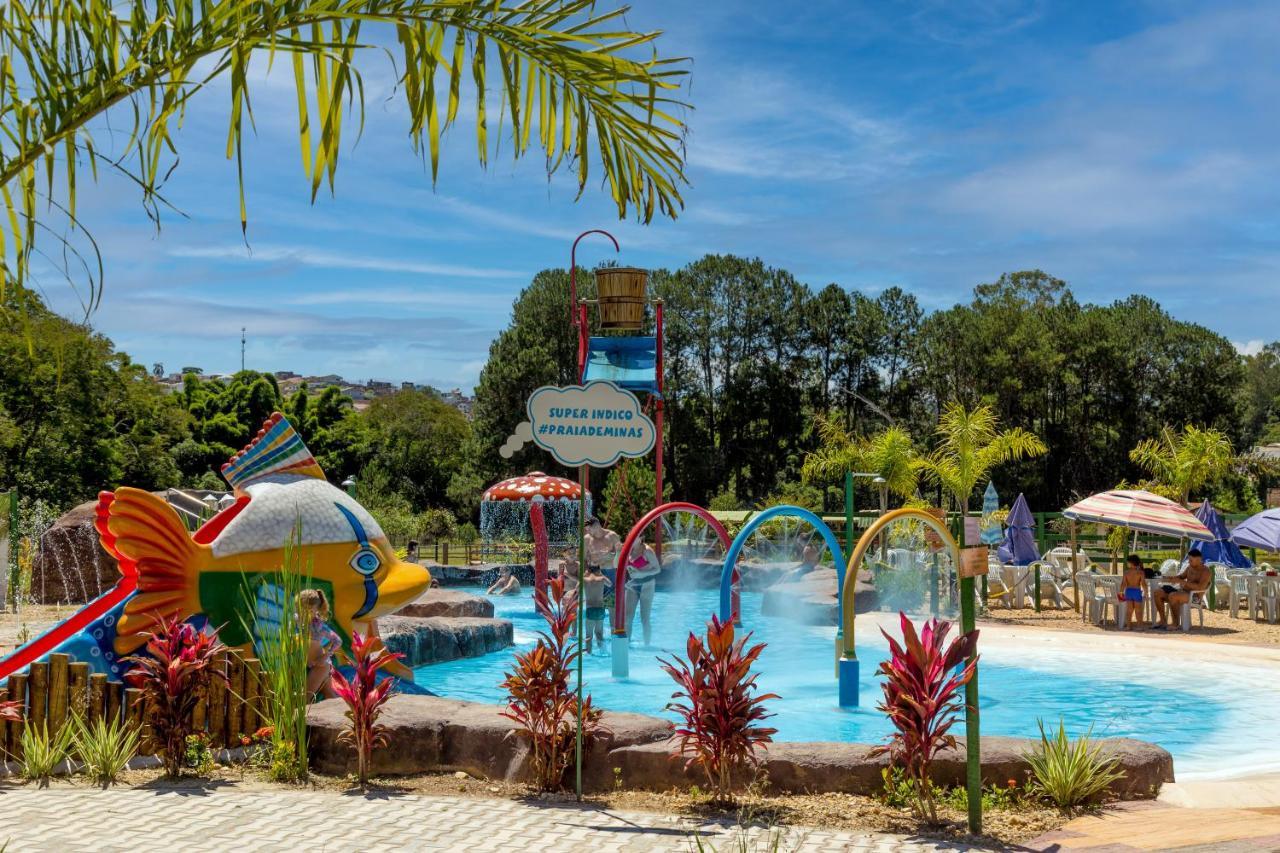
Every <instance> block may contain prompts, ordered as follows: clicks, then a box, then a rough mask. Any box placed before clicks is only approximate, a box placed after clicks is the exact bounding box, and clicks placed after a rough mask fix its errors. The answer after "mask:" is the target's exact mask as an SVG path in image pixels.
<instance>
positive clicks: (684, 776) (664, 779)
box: [307, 695, 1173, 799]
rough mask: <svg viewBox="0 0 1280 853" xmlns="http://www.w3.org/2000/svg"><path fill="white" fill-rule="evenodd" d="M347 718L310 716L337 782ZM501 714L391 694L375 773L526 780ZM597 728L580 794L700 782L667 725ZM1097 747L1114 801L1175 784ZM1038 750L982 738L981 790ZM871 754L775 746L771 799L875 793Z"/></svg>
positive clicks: (1023, 769) (1156, 758) (1167, 774)
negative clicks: (1116, 771)
mask: <svg viewBox="0 0 1280 853" xmlns="http://www.w3.org/2000/svg"><path fill="white" fill-rule="evenodd" d="M344 711H345V706H344V705H343V703H342V702H341V701H340V700H337V699H330V700H328V701H326V702H320V703H319V704H316V705H312V706H311V708H310V710H309V711H308V713H307V724H308V727H309V735H308V743H309V745H310V750H311V765H312V767H314V768H315V769H316V770H318V771H320V772H321V773H330V774H334V775H343V774H346V773H349V772H352V771H353V770H354V767H355V759H354V757H353V756H352V753H351V749H350V747H349V746H348V745H347V744H345V743H340V742H339V741H338V735H339V733H340V732H341V731H342V730H343V729H344V728H345V727H346V725H347V721H346V718H345V717H344V716H343V713H344ZM500 711H501V708H500V707H499V706H497V705H485V704H482V703H478V702H463V701H459V700H456V699H445V698H442V697H437V696H406V695H400V696H394V697H392V698H391V700H390V701H389V702H388V703H387V706H386V714H385V715H384V717H383V722H385V723H386V725H387V726H388V728H389V729H390V731H389V736H390V740H391V746H390V748H388V749H380V750H377V751H376V752H374V754H373V772H374V773H375V774H383V775H411V774H414V773H425V772H428V771H440V770H464V771H466V772H467V773H470V774H472V775H474V776H479V777H482V778H488V779H502V780H506V781H515V782H519V781H526V780H527V779H528V758H529V756H528V749H527V747H526V744H525V743H524V741H523V740H521V739H520V738H518V737H517V736H515V734H514V733H513V731H512V723H511V721H510V720H508V719H506V718H505V717H502V716H500V713H499V712H500ZM603 723H604V726H605V728H606V729H607V732H605V733H604V734H602V735H601V736H600V738H599V739H598V740H597V741H596V742H595V743H593V744H592V745H591V746H590V748H589V749H588V750H587V752H586V755H585V757H584V761H583V774H582V779H583V787H584V789H586V790H595V791H600V790H607V789H610V788H612V787H613V784H614V778H615V776H614V768H618V770H619V772H620V778H621V779H622V781H623V784H624V785H625V786H626V787H628V788H638V789H649V790H657V791H665V790H668V789H670V788H672V787H677V788H688V787H689V786H690V785H694V784H699V783H702V781H703V780H702V779H701V777H700V775H699V774H698V773H697V772H696V771H693V772H686V771H685V770H684V762H683V761H680V760H673V759H672V758H671V749H672V747H671V743H670V742H669V741H668V737H669V735H670V724H669V723H668V722H667V721H666V720H660V719H657V718H656V717H647V716H644V715H642V714H621V713H614V712H611V711H606V712H605V714H604V719H603ZM1097 743H1098V744H1099V745H1100V746H1101V748H1102V751H1103V754H1105V755H1109V756H1114V757H1116V758H1118V759H1119V760H1120V769H1121V770H1122V771H1123V772H1124V777H1123V778H1122V779H1120V780H1118V781H1117V782H1115V783H1113V784H1112V786H1111V789H1112V791H1113V792H1114V793H1115V794H1116V795H1117V796H1118V797H1120V798H1122V799H1143V798H1147V797H1151V796H1154V794H1155V793H1156V792H1157V791H1158V790H1159V788H1160V785H1161V784H1162V783H1164V782H1172V781H1173V757H1172V756H1171V755H1170V754H1169V753H1168V752H1167V751H1166V750H1164V749H1162V748H1160V747H1158V746H1156V745H1154V744H1150V743H1145V742H1143V741H1138V740H1130V739H1128V738H1104V739H1100V740H1098V741H1097ZM1037 744H1038V741H1036V740H1030V739H1023V738H1007V737H984V738H983V739H982V778H983V782H984V784H991V785H1001V786H1003V785H1005V784H1007V782H1008V780H1010V779H1016V780H1017V781H1018V784H1019V785H1022V784H1024V783H1025V782H1026V780H1027V777H1028V775H1029V772H1030V767H1029V765H1028V764H1027V761H1026V758H1025V755H1026V753H1027V752H1029V751H1030V750H1032V749H1033V748H1034V747H1035V746H1036V745H1037ZM871 752H872V748H871V747H870V746H869V745H867V744H858V743H775V744H772V745H771V746H770V747H769V749H768V750H767V751H766V752H765V761H764V764H763V767H762V769H763V770H764V772H765V774H766V775H767V776H768V779H769V784H770V788H771V789H772V790H774V791H784V792H794V793H815V794H821V793H836V792H841V793H858V794H872V793H875V792H877V791H879V790H881V788H882V787H883V785H884V781H883V779H882V777H881V775H880V774H881V771H882V770H883V769H884V768H885V767H886V766H887V762H888V759H887V758H886V757H885V756H883V755H872V754H871ZM965 755H966V754H965V749H964V745H963V743H962V744H961V745H960V747H959V748H958V749H955V750H947V751H944V752H942V753H940V754H939V755H938V757H937V758H936V760H935V763H934V773H935V776H934V778H935V780H936V781H937V782H938V783H939V784H942V785H961V784H964V779H965Z"/></svg>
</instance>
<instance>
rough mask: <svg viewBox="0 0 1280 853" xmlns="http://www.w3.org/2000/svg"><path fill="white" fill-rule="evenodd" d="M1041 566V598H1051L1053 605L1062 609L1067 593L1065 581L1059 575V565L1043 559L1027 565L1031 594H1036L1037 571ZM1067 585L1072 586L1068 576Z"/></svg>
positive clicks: (1028, 584) (1028, 587)
mask: <svg viewBox="0 0 1280 853" xmlns="http://www.w3.org/2000/svg"><path fill="white" fill-rule="evenodd" d="M1037 566H1039V567H1040V600H1041V601H1044V600H1045V599H1046V598H1049V599H1051V600H1052V601H1053V606H1054V607H1056V608H1058V609H1059V610H1061V609H1062V607H1063V603H1064V599H1065V598H1066V593H1065V592H1064V588H1063V587H1064V582H1062V581H1061V579H1060V578H1059V577H1058V567H1057V566H1055V565H1053V564H1052V563H1046V562H1044V561H1043V560H1037V561H1036V562H1034V563H1032V564H1031V565H1029V566H1027V569H1026V571H1027V578H1028V579H1027V589H1028V591H1029V592H1030V594H1031V595H1035V591H1036V590H1035V583H1036V582H1035V572H1036V567H1037ZM1065 586H1066V587H1070V586H1071V580H1070V577H1069V576H1068V578H1067V580H1066V581H1065Z"/></svg>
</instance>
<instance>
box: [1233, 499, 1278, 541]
mask: <svg viewBox="0 0 1280 853" xmlns="http://www.w3.org/2000/svg"><path fill="white" fill-rule="evenodd" d="M1231 541H1232V542H1235V543H1236V544H1237V545H1243V546H1245V547H1246V548H1261V549H1262V550H1264V551H1280V509H1264V510H1263V511H1262V512H1260V513H1258V514H1257V515H1251V516H1249V517H1248V518H1246V519H1245V520H1244V521H1242V522H1240V523H1239V524H1237V525H1236V526H1235V529H1234V530H1232V531H1231Z"/></svg>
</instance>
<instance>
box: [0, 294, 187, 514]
mask: <svg viewBox="0 0 1280 853" xmlns="http://www.w3.org/2000/svg"><path fill="white" fill-rule="evenodd" d="M187 434H188V427H187V417H186V415H185V413H184V412H183V411H182V408H181V407H180V406H179V405H178V404H177V401H176V400H174V399H173V398H171V397H168V396H166V395H165V394H164V393H163V392H162V391H161V389H160V387H159V386H158V385H157V384H156V383H155V382H153V381H152V380H151V379H150V377H149V376H148V375H147V372H146V370H145V368H144V367H143V366H142V365H139V364H134V363H133V362H131V361H130V360H129V358H128V356H126V355H125V354H123V353H119V352H116V351H115V348H114V347H113V345H112V343H111V341H110V340H108V339H107V338H105V337H103V336H101V335H98V334H95V333H93V332H92V331H91V330H90V329H88V328H87V327H86V326H83V325H81V324H78V323H73V322H71V321H69V320H66V319H64V318H62V317H60V316H58V315H57V314H55V313H53V312H51V311H49V310H48V309H47V308H46V307H45V306H44V304H43V302H42V301H41V300H40V299H39V297H38V296H36V295H35V294H33V293H32V292H30V291H28V290H26V289H24V288H19V287H12V288H9V289H8V290H7V291H6V292H5V294H4V297H3V300H2V301H0V488H3V489H9V488H14V487H16V488H17V489H18V490H19V492H20V493H21V494H22V495H23V496H25V497H29V498H32V499H39V500H43V501H46V502H48V503H50V504H52V505H54V506H55V507H58V508H61V509H65V508H68V507H70V506H71V505H73V504H77V503H80V502H82V501H86V500H90V499H92V498H93V497H94V495H96V494H97V492H98V491H100V490H102V489H109V488H114V487H115V486H117V485H120V484H122V483H123V484H127V485H132V486H138V487H140V488H146V489H160V488H165V487H168V486H176V485H178V481H179V473H178V471H177V469H176V467H175V466H174V464H173V462H172V461H171V459H170V457H169V455H168V453H167V451H168V449H169V447H170V446H172V445H174V444H175V443H180V442H181V441H182V440H183V439H184V438H185V437H186V436H187Z"/></svg>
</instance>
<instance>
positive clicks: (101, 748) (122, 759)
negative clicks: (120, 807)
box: [70, 717, 139, 786]
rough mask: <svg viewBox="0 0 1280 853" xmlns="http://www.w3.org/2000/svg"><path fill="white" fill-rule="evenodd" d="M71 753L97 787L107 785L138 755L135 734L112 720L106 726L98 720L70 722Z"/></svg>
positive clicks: (136, 732)
mask: <svg viewBox="0 0 1280 853" xmlns="http://www.w3.org/2000/svg"><path fill="white" fill-rule="evenodd" d="M70 728H71V730H72V735H71V742H72V750H73V752H74V753H75V755H76V758H77V759H78V760H79V761H80V763H81V764H83V765H84V768H83V769H84V772H85V774H86V775H88V776H89V778H90V779H92V780H93V781H95V782H97V783H98V784H99V785H103V786H106V785H110V784H111V783H112V782H114V781H116V777H118V776H119V775H120V774H121V773H122V772H123V771H124V770H125V768H127V767H128V766H129V761H130V760H131V759H132V758H133V756H134V755H136V754H137V752H138V739H139V731H138V728H137V727H136V726H128V725H125V723H124V721H123V720H120V719H116V720H113V721H111V722H110V723H108V722H107V721H106V719H105V718H103V717H99V718H98V719H96V720H94V721H93V722H92V723H86V722H84V721H83V720H81V719H80V718H79V717H73V718H72V720H71V726H70Z"/></svg>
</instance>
